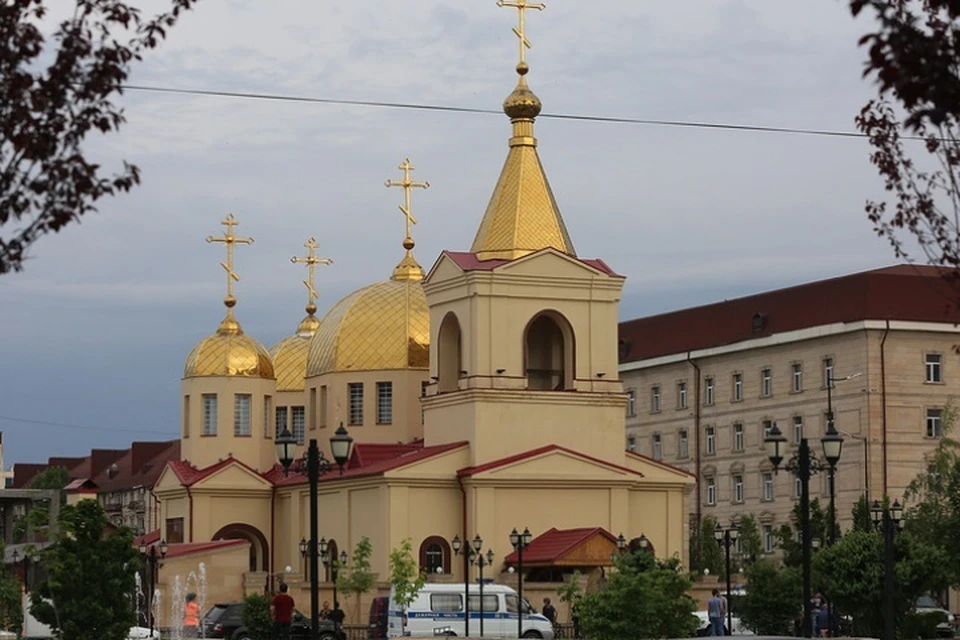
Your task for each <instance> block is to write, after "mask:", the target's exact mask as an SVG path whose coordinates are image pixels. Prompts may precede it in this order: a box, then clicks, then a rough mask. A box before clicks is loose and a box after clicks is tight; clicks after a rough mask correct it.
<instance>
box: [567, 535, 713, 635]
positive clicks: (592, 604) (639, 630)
mask: <svg viewBox="0 0 960 640" xmlns="http://www.w3.org/2000/svg"><path fill="white" fill-rule="evenodd" d="M615 566H616V571H614V572H613V573H612V574H611V575H610V576H609V579H608V580H607V582H606V584H605V585H604V586H603V588H601V589H600V591H598V592H596V593H591V594H588V595H586V596H583V598H582V599H581V600H580V602H579V604H578V607H577V611H578V615H579V617H580V627H581V629H582V630H583V633H584V635H585V636H586V637H589V638H591V639H594V640H621V639H622V638H685V637H691V636H693V634H694V633H695V631H696V629H697V618H696V617H695V616H694V615H693V610H694V607H695V604H694V602H693V600H692V599H690V598H689V597H687V590H689V589H690V586H691V582H690V579H689V578H687V577H686V576H685V575H684V574H683V572H682V571H681V570H680V563H679V561H677V560H675V559H671V560H666V561H664V562H658V561H657V560H655V559H654V558H653V556H652V555H651V554H649V553H647V552H645V551H635V552H630V553H626V554H624V555H623V556H622V557H620V558H618V559H617V560H616V563H615Z"/></svg>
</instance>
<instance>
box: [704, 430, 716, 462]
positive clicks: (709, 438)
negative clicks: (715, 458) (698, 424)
mask: <svg viewBox="0 0 960 640" xmlns="http://www.w3.org/2000/svg"><path fill="white" fill-rule="evenodd" d="M704 432H705V435H706V438H705V440H706V446H707V455H708V456H710V455H713V454H715V453H716V452H717V430H716V428H715V427H707V428H706V429H704Z"/></svg>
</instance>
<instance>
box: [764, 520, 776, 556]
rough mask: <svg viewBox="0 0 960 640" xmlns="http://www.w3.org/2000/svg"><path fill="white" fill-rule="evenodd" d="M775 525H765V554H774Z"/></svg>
mask: <svg viewBox="0 0 960 640" xmlns="http://www.w3.org/2000/svg"><path fill="white" fill-rule="evenodd" d="M773 543H774V538H773V525H769V524H765V525H763V551H764V553H773Z"/></svg>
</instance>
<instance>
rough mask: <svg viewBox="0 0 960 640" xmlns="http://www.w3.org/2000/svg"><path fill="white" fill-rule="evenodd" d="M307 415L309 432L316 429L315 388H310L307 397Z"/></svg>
mask: <svg viewBox="0 0 960 640" xmlns="http://www.w3.org/2000/svg"><path fill="white" fill-rule="evenodd" d="M307 409H308V410H309V413H308V414H307V415H308V416H309V419H310V431H313V430H314V429H316V428H317V388H316V387H310V393H309V395H308V396H307Z"/></svg>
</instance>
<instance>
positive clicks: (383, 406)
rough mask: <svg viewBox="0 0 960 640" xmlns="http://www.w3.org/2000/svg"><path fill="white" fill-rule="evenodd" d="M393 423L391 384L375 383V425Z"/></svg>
mask: <svg viewBox="0 0 960 640" xmlns="http://www.w3.org/2000/svg"><path fill="white" fill-rule="evenodd" d="M392 422H393V383H392V382H378V383H377V424H391V423H392Z"/></svg>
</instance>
